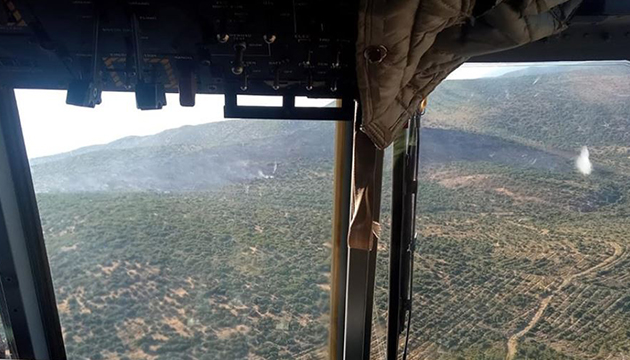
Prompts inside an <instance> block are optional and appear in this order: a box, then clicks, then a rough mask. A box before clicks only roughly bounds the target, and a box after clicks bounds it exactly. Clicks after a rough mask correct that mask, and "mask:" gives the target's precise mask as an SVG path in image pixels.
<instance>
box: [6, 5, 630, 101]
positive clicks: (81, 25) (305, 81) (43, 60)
mask: <svg viewBox="0 0 630 360" xmlns="http://www.w3.org/2000/svg"><path fill="white" fill-rule="evenodd" d="M358 2H359V0H265V1H262V0H260V1H252V0H229V1H228V0H207V1H201V0H198V1H193V0H189V1H166V0H142V1H136V0H127V1H116V2H112V1H104V0H99V1H97V0H81V1H77V0H64V1H47V0H0V45H1V46H0V85H4V86H11V87H16V88H49V89H67V88H68V86H69V84H70V83H71V82H73V81H76V80H86V81H91V82H94V83H97V84H99V86H100V88H102V89H103V90H113V91H132V90H133V89H134V88H135V84H136V83H138V82H139V81H142V82H143V83H158V84H160V86H163V87H164V88H165V90H166V91H167V92H177V91H178V89H179V88H181V87H182V86H188V87H191V88H192V87H194V90H195V92H197V93H218V94H220V93H225V92H236V93H251V94H287V93H290V94H292V95H308V96H315V97H318V96H319V97H337V98H340V97H348V96H354V95H355V89H356V85H355V81H356V80H355V77H356V76H355V65H354V64H355V48H354V42H355V39H356V31H357V24H356V18H357V15H356V14H357V7H358ZM629 45H630V3H627V2H625V1H623V2H622V1H603V0H586V1H585V3H584V5H583V6H582V9H581V10H580V12H579V14H578V16H577V17H576V18H575V19H574V21H573V24H572V25H571V27H570V28H569V29H568V30H567V31H565V32H563V33H562V34H561V35H559V36H557V37H554V38H549V39H546V40H544V41H541V42H537V43H534V44H531V45H528V46H524V47H522V48H518V49H515V50H512V51H506V52H503V53H498V54H493V55H489V56H483V57H479V58H475V59H473V61H553V60H621V59H630V46H629ZM136 59H139V60H140V61H137V60H136ZM182 84H183V85H182Z"/></svg>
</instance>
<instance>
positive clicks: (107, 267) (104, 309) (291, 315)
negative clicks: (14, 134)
mask: <svg viewBox="0 0 630 360" xmlns="http://www.w3.org/2000/svg"><path fill="white" fill-rule="evenodd" d="M17 95H18V102H19V106H20V112H21V117H22V125H23V131H24V136H25V141H26V148H27V152H28V154H29V156H30V165H31V170H32V174H33V182H34V187H35V191H36V195H37V201H38V206H39V212H40V214H41V221H42V227H43V231H44V237H45V241H46V246H47V252H48V255H49V261H50V266H51V272H52V277H53V283H54V286H55V291H56V298H57V302H58V304H57V305H58V309H59V314H60V318H61V324H62V328H63V334H64V340H65V345H66V349H67V352H68V355H69V358H70V359H84V358H90V359H160V358H187V359H282V358H291V359H315V358H322V357H324V356H325V355H326V354H327V339H328V323H329V319H328V312H329V302H330V296H329V294H330V278H329V274H330V263H331V258H330V254H331V250H330V237H331V211H332V171H333V139H334V123H331V122H316V121H313V122H309V121H299V122H298V121H244V120H243V121H242V120H234V121H216V120H222V118H221V116H220V115H213V114H212V113H211V112H208V111H206V110H208V109H209V108H210V107H209V106H204V102H210V103H211V104H212V105H213V109H214V108H216V109H218V110H219V111H221V109H222V104H221V100H219V99H220V98H212V97H206V98H203V97H202V99H198V101H197V103H198V106H197V107H195V109H197V108H198V107H199V105H201V109H206V110H195V111H194V112H191V111H190V110H189V109H180V108H179V107H178V106H176V105H169V106H168V107H166V108H165V109H164V110H163V111H166V113H163V112H140V111H138V110H135V109H134V104H133V95H132V94H109V93H107V94H104V98H103V104H102V105H100V106H98V107H97V108H96V109H82V108H74V107H69V106H66V105H55V107H54V110H52V109H51V108H42V109H40V110H37V109H36V108H37V107H40V105H39V100H40V99H42V98H43V99H49V98H51V97H52V98H54V97H61V99H56V100H55V101H56V102H57V103H58V104H63V94H60V93H56V92H50V91H48V92H43V91H40V92H33V91H20V92H18V93H17ZM169 101H170V102H171V103H176V102H177V100H176V99H171V98H169ZM51 106H52V105H51ZM169 109H170V110H169ZM168 111H170V112H168ZM212 111H215V112H216V110H212ZM55 124H56V125H55Z"/></svg>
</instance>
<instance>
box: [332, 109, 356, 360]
mask: <svg viewBox="0 0 630 360" xmlns="http://www.w3.org/2000/svg"><path fill="white" fill-rule="evenodd" d="M335 126H336V128H335V183H334V208H333V219H332V227H333V233H332V267H331V274H332V276H331V278H332V290H331V292H330V338H329V344H330V348H329V358H330V360H342V359H343V337H344V334H343V330H344V322H345V313H346V266H347V260H348V226H349V223H350V186H351V183H350V176H351V172H352V129H353V124H352V121H338V122H337V123H336V124H335Z"/></svg>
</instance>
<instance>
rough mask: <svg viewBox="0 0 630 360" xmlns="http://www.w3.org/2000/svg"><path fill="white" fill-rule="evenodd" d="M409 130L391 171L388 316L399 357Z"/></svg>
mask: <svg viewBox="0 0 630 360" xmlns="http://www.w3.org/2000/svg"><path fill="white" fill-rule="evenodd" d="M405 136H406V131H403V132H401V135H400V136H399V137H398V138H397V139H396V140H395V142H394V154H393V157H394V170H393V174H392V225H391V242H390V247H389V304H388V314H389V315H388V317H387V359H388V360H396V359H398V343H399V335H400V326H401V322H400V313H401V307H400V305H401V302H402V299H401V286H402V284H401V276H400V275H401V270H402V269H401V266H402V263H401V259H402V252H403V248H402V244H401V242H402V232H403V229H402V228H403V183H404V170H405V150H406V149H405V148H406V146H405V145H406V144H405V143H406V141H405Z"/></svg>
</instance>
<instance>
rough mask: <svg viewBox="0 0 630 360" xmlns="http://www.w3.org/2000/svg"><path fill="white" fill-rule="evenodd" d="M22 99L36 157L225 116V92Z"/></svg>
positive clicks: (43, 94)
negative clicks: (149, 98) (142, 98)
mask: <svg viewBox="0 0 630 360" xmlns="http://www.w3.org/2000/svg"><path fill="white" fill-rule="evenodd" d="M515 69H517V67H515V66H496V65H491V66H490V65H468V64H466V65H464V66H462V67H461V68H459V69H458V70H456V71H455V72H454V73H453V74H451V76H449V79H451V80H454V79H473V78H479V77H486V76H499V75H502V74H505V73H507V72H510V71H514V70H515ZM16 97H17V101H18V107H19V111H20V119H21V122H22V131H23V133H24V141H25V143H26V150H27V153H28V156H29V157H30V158H34V157H40V156H46V155H53V154H58V153H62V152H66V151H71V150H75V149H78V148H80V147H84V146H89V145H95V144H105V143H108V142H111V141H113V140H116V139H120V138H123V137H126V136H132V135H135V136H145V135H152V134H156V133H159V132H161V131H164V130H167V129H173V128H177V127H180V126H184V125H198V124H204V123H208V122H213V121H221V120H224V118H223V96H220V95H198V96H197V101H196V105H195V106H194V107H192V108H185V107H181V106H179V100H178V95H177V94H167V95H166V97H167V102H168V105H167V106H165V107H164V108H163V109H162V110H151V111H140V110H138V109H136V105H135V97H134V94H133V93H114V92H106V93H103V103H102V104H101V105H98V106H96V108H94V109H90V108H82V107H77V106H70V105H66V99H65V97H66V92H65V91H61V90H16ZM254 100H256V99H254ZM262 101H265V102H267V100H266V99H265V100H262ZM255 102H256V101H255Z"/></svg>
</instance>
